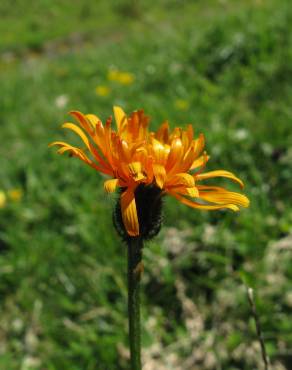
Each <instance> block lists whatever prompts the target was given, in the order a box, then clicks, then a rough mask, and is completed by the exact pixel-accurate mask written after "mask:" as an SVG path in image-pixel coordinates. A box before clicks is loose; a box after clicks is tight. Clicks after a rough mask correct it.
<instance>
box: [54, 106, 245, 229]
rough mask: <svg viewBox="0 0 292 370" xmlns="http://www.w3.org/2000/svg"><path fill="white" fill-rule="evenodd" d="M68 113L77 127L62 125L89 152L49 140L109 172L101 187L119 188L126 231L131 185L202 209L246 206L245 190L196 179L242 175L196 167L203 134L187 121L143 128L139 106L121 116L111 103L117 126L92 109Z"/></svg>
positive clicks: (202, 157) (131, 222) (134, 219)
mask: <svg viewBox="0 0 292 370" xmlns="http://www.w3.org/2000/svg"><path fill="white" fill-rule="evenodd" d="M71 115H72V116H73V117H74V118H75V119H76V120H77V121H78V123H79V126H80V127H81V128H80V127H78V126H77V125H75V124H73V123H65V124H64V125H63V127H64V128H68V129H70V130H72V131H74V132H75V133H76V134H77V135H79V136H80V138H81V139H82V141H83V142H84V144H85V146H86V148H87V150H88V152H89V153H90V157H89V156H88V155H87V154H86V150H84V149H81V148H78V147H74V146H72V145H69V144H67V143H65V142H62V141H57V142H54V143H52V144H50V145H58V146H59V147H60V148H59V149H58V153H59V154H63V153H65V152H70V153H71V154H72V155H73V156H76V157H78V158H79V159H81V160H82V161H84V162H85V163H86V164H88V165H89V166H91V167H92V168H94V169H95V170H97V171H99V172H101V173H103V174H105V175H108V176H110V177H111V179H108V180H106V181H105V183H104V189H105V190H106V191H107V192H109V193H111V192H114V191H115V190H116V188H117V187H120V188H122V193H121V199H120V204H121V212H122V219H123V223H124V226H125V228H126V230H127V233H128V235H129V236H138V235H139V220H138V215H137V208H136V201H135V191H136V190H137V188H138V187H139V185H142V184H143V186H147V185H149V186H150V185H151V186H153V185H154V186H155V187H157V188H159V189H160V191H161V195H163V194H169V195H171V196H173V197H175V198H176V199H178V200H179V201H180V202H181V203H183V204H186V205H188V206H190V207H193V208H198V209H202V210H216V209H221V208H229V209H231V210H233V211H238V210H239V206H243V207H248V205H249V200H248V198H247V197H246V196H244V195H242V194H239V193H235V192H231V191H228V190H226V189H224V188H222V187H218V186H207V185H203V184H202V183H201V181H203V180H206V179H209V178H213V177H226V178H228V179H231V180H233V181H235V182H236V183H238V184H239V185H240V186H241V187H243V183H242V181H241V180H240V179H239V178H238V177H236V176H235V175H234V174H233V173H231V172H228V171H224V170H217V171H211V172H205V173H202V170H203V169H204V167H205V165H206V163H207V161H208V159H209V157H208V155H207V154H206V152H204V151H203V149H204V145H205V140H204V136H203V135H202V134H200V135H199V137H198V138H194V135H193V129H192V126H191V125H189V126H188V127H187V129H186V130H183V129H181V128H178V127H176V128H175V129H174V130H173V131H172V132H170V131H169V126H168V123H167V122H164V123H163V124H162V125H161V126H160V128H159V129H158V130H157V132H149V131H148V121H149V119H148V117H147V116H145V115H144V112H143V111H142V110H140V111H135V112H133V113H132V114H131V115H130V116H129V117H127V116H126V114H125V113H124V112H123V110H122V109H121V108H120V107H114V116H115V120H116V124H117V131H114V130H112V127H111V121H112V119H111V118H109V119H108V120H107V121H106V123H105V124H104V125H103V124H102V122H101V120H100V119H99V118H98V117H97V116H95V115H92V114H88V115H83V114H82V113H80V112H71ZM85 132H86V134H87V135H86V134H85Z"/></svg>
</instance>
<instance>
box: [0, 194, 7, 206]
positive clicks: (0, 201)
mask: <svg viewBox="0 0 292 370" xmlns="http://www.w3.org/2000/svg"><path fill="white" fill-rule="evenodd" d="M5 205H6V195H5V193H4V191H2V190H0V208H4V207H5Z"/></svg>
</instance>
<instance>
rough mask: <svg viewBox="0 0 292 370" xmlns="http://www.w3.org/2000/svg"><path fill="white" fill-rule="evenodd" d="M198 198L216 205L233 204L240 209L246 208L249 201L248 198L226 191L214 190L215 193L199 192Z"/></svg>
mask: <svg viewBox="0 0 292 370" xmlns="http://www.w3.org/2000/svg"><path fill="white" fill-rule="evenodd" d="M199 197H200V198H201V199H204V200H206V201H208V202H212V203H216V204H229V203H232V204H235V205H237V206H241V207H248V206H249V200H248V198H247V197H246V196H245V195H243V194H239V193H235V192H232V191H228V190H219V191H218V190H216V191H204V190H203V191H201V190H199Z"/></svg>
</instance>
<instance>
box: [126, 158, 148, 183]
mask: <svg viewBox="0 0 292 370" xmlns="http://www.w3.org/2000/svg"><path fill="white" fill-rule="evenodd" d="M129 170H130V173H131V175H132V177H133V179H134V180H135V181H140V180H143V179H144V178H145V175H143V173H142V165H141V162H132V163H129Z"/></svg>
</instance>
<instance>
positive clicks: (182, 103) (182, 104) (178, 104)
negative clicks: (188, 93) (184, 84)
mask: <svg viewBox="0 0 292 370" xmlns="http://www.w3.org/2000/svg"><path fill="white" fill-rule="evenodd" d="M174 106H175V108H176V109H178V110H188V109H189V107H190V103H189V102H188V101H187V100H184V99H177V100H176V101H175V102H174Z"/></svg>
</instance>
